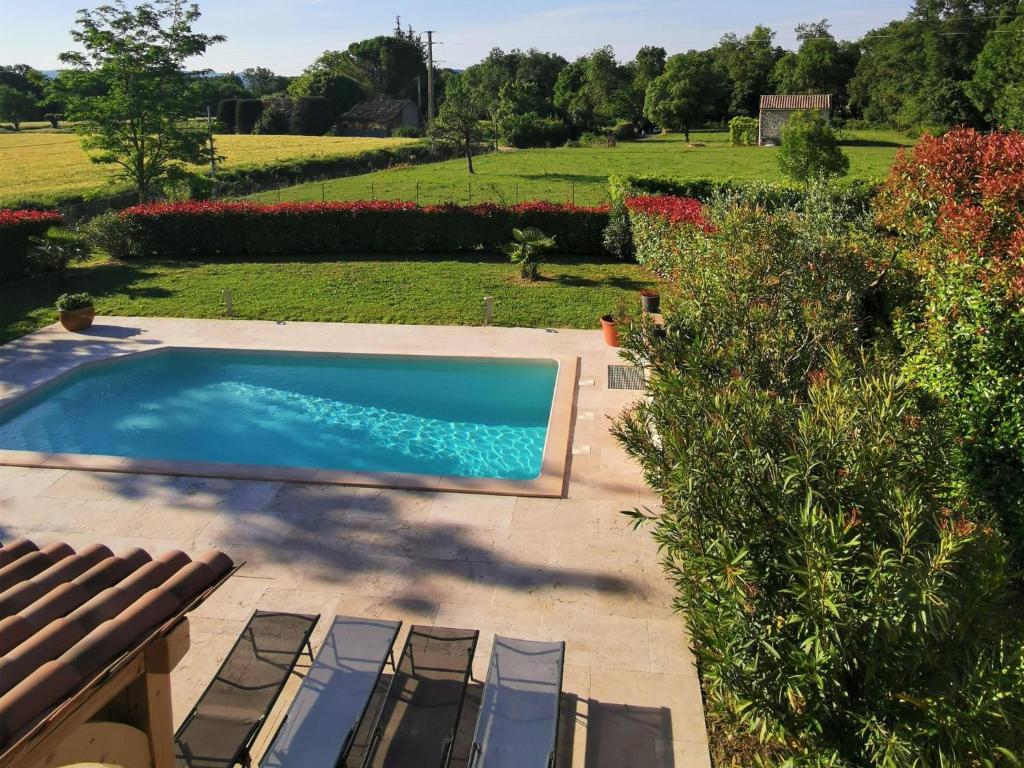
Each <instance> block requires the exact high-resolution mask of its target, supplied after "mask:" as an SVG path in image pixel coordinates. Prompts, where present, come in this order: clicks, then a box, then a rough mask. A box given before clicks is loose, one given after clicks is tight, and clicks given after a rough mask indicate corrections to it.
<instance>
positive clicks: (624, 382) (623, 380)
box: [608, 365, 644, 389]
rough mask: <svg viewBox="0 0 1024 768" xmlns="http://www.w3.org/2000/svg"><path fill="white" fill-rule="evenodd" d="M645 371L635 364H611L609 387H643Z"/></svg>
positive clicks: (609, 367)
mask: <svg viewBox="0 0 1024 768" xmlns="http://www.w3.org/2000/svg"><path fill="white" fill-rule="evenodd" d="M643 388H644V373H643V371H642V370H641V369H639V368H637V367H636V366H635V365H609V366H608V389H643Z"/></svg>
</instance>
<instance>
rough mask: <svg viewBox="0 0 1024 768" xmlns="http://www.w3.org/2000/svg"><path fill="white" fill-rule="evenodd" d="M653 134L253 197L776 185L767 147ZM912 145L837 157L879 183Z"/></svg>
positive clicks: (859, 145) (871, 141) (584, 200)
mask: <svg viewBox="0 0 1024 768" xmlns="http://www.w3.org/2000/svg"><path fill="white" fill-rule="evenodd" d="M690 141H691V143H693V144H703V145H704V146H693V147H691V146H688V145H687V143H686V142H685V141H684V140H683V137H682V135H681V134H669V135H666V136H652V137H650V138H647V139H644V140H642V141H636V142H620V143H619V144H618V146H615V147H605V146H600V147H560V148H557V149H527V150H508V151H504V150H503V151H501V152H497V153H493V154H488V155H482V156H480V157H477V158H475V159H474V161H473V164H474V166H475V168H476V173H475V174H473V175H472V176H471V175H470V174H469V173H468V172H467V170H466V161H465V160H450V161H447V162H444V163H432V164H429V165H419V166H414V167H408V168H395V169H390V170H386V171H378V172H376V173H369V174H365V175H361V176H350V177H348V178H344V179H334V180H332V181H327V182H324V183H320V182H315V183H311V184H302V185H298V186H294V187H289V188H286V189H282V190H279V191H273V192H267V193H264V194H261V195H258V196H256V197H257V199H261V200H264V201H268V202H272V201H277V200H281V201H291V200H320V199H321V198H326V199H328V200H362V199H382V200H412V201H418V202H420V203H422V204H428V203H442V202H457V203H467V202H481V201H485V200H486V201H494V202H500V203H514V202H516V201H517V200H548V201H551V202H563V201H569V200H575V202H576V203H578V204H587V205H593V204H598V203H602V202H605V201H607V198H608V176H609V175H610V174H615V173H619V174H654V175H658V176H669V177H675V178H681V179H696V178H713V179H737V180H756V179H762V180H766V181H779V180H782V176H781V174H780V173H779V170H778V164H777V160H776V153H777V152H778V150H777V149H776V148H772V147H734V146H732V145H730V144H729V143H728V134H727V133H726V132H723V131H714V132H712V131H703V132H694V133H691V134H690ZM912 144H913V141H912V140H911V139H908V138H907V137H906V136H905V135H904V134H902V133H899V132H896V131H847V132H845V133H844V135H843V151H845V152H846V153H847V154H848V155H849V157H850V176H851V177H855V178H881V177H883V176H885V174H886V173H887V172H888V170H889V167H890V166H891V165H892V162H893V160H894V159H895V157H896V153H897V151H899V149H900V148H901V147H905V146H911V145H912Z"/></svg>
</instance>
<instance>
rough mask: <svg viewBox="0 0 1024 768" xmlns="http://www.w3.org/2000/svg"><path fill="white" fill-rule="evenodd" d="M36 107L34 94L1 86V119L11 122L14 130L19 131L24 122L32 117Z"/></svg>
mask: <svg viewBox="0 0 1024 768" xmlns="http://www.w3.org/2000/svg"><path fill="white" fill-rule="evenodd" d="M35 106H36V102H35V99H33V98H32V94H30V93H28V92H27V91H19V90H18V89H17V88H13V87H11V86H9V85H0V118H2V119H4V120H7V121H8V122H10V123H11V125H12V126H14V130H18V129H19V128H20V127H21V123H22V121H23V120H28V119H29V118H30V117H31V116H32V111H33V110H34V109H35Z"/></svg>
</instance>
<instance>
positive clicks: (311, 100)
mask: <svg viewBox="0 0 1024 768" xmlns="http://www.w3.org/2000/svg"><path fill="white" fill-rule="evenodd" d="M333 123H334V118H333V117H332V116H331V108H330V106H328V104H327V99H325V98H324V97H323V96H303V97H302V98H300V99H298V100H297V101H296V102H295V105H294V106H293V107H292V115H291V132H292V133H294V134H297V135H299V136H323V135H324V134H325V133H327V132H328V131H329V130H331V126H332V125H333Z"/></svg>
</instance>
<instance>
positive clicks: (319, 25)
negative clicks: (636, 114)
mask: <svg viewBox="0 0 1024 768" xmlns="http://www.w3.org/2000/svg"><path fill="white" fill-rule="evenodd" d="M100 4H101V0H0V64H21V63H25V64H30V65H32V66H34V67H36V68H37V69H44V70H47V69H57V68H58V67H59V62H58V61H57V54H58V53H60V52H61V51H64V50H67V49H68V48H70V47H71V39H70V37H69V36H68V30H69V29H70V28H71V26H72V24H73V21H74V16H75V11H76V10H77V9H78V8H81V7H83V6H93V5H100ZM909 5H910V0H864V1H863V2H854V3H850V2H839V0H819V1H818V2H814V0H776V1H775V2H774V3H769V2H763V0H760V1H759V0H717V1H716V0H711V1H710V2H709V1H708V0H685V1H679V0H662V2H645V1H644V0H638V1H637V2H616V1H615V0H608V1H604V0H596V2H582V1H581V0H547V1H546V2H545V1H544V0H511V1H510V0H503V2H490V1H489V0H390V2H387V1H385V2H381V0H371V1H370V2H367V0H204V1H203V2H201V3H200V6H201V8H202V11H203V18H202V21H201V27H202V29H204V30H205V31H209V32H218V33H221V34H224V35H227V38H228V39H227V42H225V43H221V44H220V45H217V46H214V47H213V48H211V49H210V51H209V52H208V53H207V55H206V57H205V58H204V60H203V61H202V62H199V63H197V66H203V67H207V68H210V69H213V70H216V71H218V72H227V71H232V70H235V71H237V70H242V69H244V68H246V67H249V66H257V65H259V66H265V67H270V68H271V69H273V70H274V71H275V72H277V73H279V74H284V75H294V74H298V73H299V72H301V71H302V70H303V68H305V67H306V66H307V65H308V64H309V63H310V62H311V61H312V60H313V59H314V58H316V56H317V55H319V54H320V53H321V52H322V51H324V50H329V49H341V48H345V47H346V46H347V45H348V44H349V43H351V42H353V41H354V40H360V39H362V38H365V37H371V36H373V35H377V34H387V33H389V32H390V31H391V30H392V29H393V27H394V19H395V14H400V15H401V17H402V24H403V25H406V24H412V26H413V27H414V28H415V29H416V30H418V31H421V30H426V29H434V30H437V34H436V35H435V39H436V40H439V41H441V42H442V43H443V45H441V46H439V47H438V48H437V49H435V50H436V55H437V58H438V59H439V60H440V61H441V66H450V67H456V68H463V67H466V66H468V65H470V64H473V63H474V62H476V61H479V60H480V59H481V58H483V56H485V55H486V54H487V52H488V51H489V50H490V49H491V48H493V47H495V46H497V47H499V48H504V49H506V50H507V49H511V48H529V47H531V46H532V47H537V48H540V49H542V50H549V51H557V52H558V53H561V54H562V55H563V56H565V57H566V58H568V59H572V58H575V57H576V56H579V55H581V54H584V53H586V52H588V51H590V50H592V49H594V48H596V47H598V46H601V45H605V44H611V45H612V46H614V48H615V51H616V53H617V54H618V56H619V57H620V58H622V59H629V58H632V57H633V55H634V54H635V53H636V50H637V48H639V47H640V46H641V45H648V44H653V45H661V46H663V47H664V48H665V49H666V50H667V51H668V52H669V53H670V54H671V53H678V52H679V51H684V50H687V49H689V48H707V47H709V46H711V45H712V44H714V43H715V42H716V41H717V40H718V38H720V37H721V36H722V35H723V34H725V33H726V32H736V33H738V34H743V33H745V32H748V31H749V30H750V29H751V28H752V27H753V26H754V25H755V24H757V23H762V24H767V25H769V26H770V27H772V29H774V30H776V31H777V32H778V38H777V39H778V41H779V42H780V43H781V44H782V45H784V46H787V47H792V46H793V43H794V36H793V27H794V26H796V24H798V23H800V22H803V21H816V20H818V19H820V18H822V17H827V18H828V19H829V20H830V21H831V22H832V31H833V33H834V34H835V35H836V36H837V37H841V38H848V39H852V38H856V37H859V36H860V35H861V34H863V33H864V32H866V31H867V30H869V29H872V28H874V27H877V26H880V25H881V24H884V23H886V22H888V21H890V20H892V19H895V18H902V17H903V16H904V15H906V12H907V9H908V8H909Z"/></svg>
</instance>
